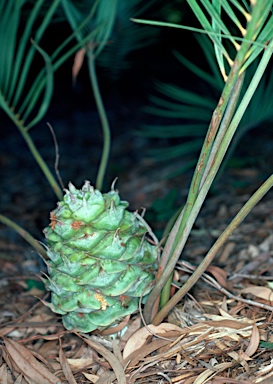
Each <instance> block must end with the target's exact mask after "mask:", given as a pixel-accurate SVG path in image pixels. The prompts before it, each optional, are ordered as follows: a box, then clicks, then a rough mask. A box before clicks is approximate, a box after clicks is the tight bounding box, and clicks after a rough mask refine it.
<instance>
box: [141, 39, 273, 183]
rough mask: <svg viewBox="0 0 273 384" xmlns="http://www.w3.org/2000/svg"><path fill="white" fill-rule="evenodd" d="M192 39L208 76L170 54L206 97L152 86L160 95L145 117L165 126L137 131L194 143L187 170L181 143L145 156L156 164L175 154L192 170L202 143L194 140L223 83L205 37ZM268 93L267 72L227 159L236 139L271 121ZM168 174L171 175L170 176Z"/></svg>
mask: <svg viewBox="0 0 273 384" xmlns="http://www.w3.org/2000/svg"><path fill="white" fill-rule="evenodd" d="M196 38H197V40H198V42H199V43H200V45H201V47H202V50H203V52H204V54H205V56H206V59H207V61H208V63H209V66H210V73H208V72H206V71H204V70H203V69H201V68H200V67H197V66H196V65H195V64H193V63H191V62H190V61H189V60H187V59H186V58H185V57H183V56H182V55H181V54H180V53H178V52H175V53H174V54H175V56H176V58H177V59H178V60H179V61H180V63H181V64H182V65H183V66H186V67H187V69H188V70H190V71H191V72H193V73H194V74H195V75H196V76H197V77H198V78H199V79H200V82H201V81H202V82H203V84H204V85H205V86H204V88H205V89H206V94H203V95H202V94H200V93H198V94H197V93H196V92H194V91H190V90H187V89H184V88H181V87H179V86H177V85H172V84H164V83H156V91H157V92H158V93H159V94H160V96H151V97H150V101H151V105H149V106H147V107H145V109H144V110H145V111H146V112H147V113H149V114H153V115H155V116H158V117H161V121H162V118H163V119H164V118H165V119H166V124H164V123H163V124H162V125H154V126H153V125H148V124H146V125H143V126H142V128H141V130H140V132H139V133H140V134H141V135H142V136H145V137H148V138H157V139H160V138H165V139H166V138H168V139H176V140H177V139H178V140H179V139H180V140H181V141H182V142H184V141H186V143H187V145H188V140H191V141H192V143H195V144H196V146H195V145H194V146H193V147H192V152H191V153H190V155H191V156H190V157H189V156H187V160H186V164H187V163H188V167H187V166H186V164H185V160H183V158H184V159H185V155H189V153H188V151H184V146H183V143H181V144H179V145H178V146H177V149H176V150H175V151H173V144H172V145H171V146H169V147H168V146H165V147H164V148H160V149H158V150H156V151H155V150H151V151H149V154H150V155H151V156H152V157H153V158H154V159H155V160H158V161H165V160H166V158H167V157H166V153H168V152H169V153H170V156H172V158H175V156H174V154H175V155H176V159H182V160H181V161H183V170H187V169H188V168H190V167H192V165H193V164H194V161H193V159H196V158H197V155H198V153H199V151H200V149H201V145H202V143H200V141H197V140H196V137H200V139H201V138H202V139H203V138H204V136H205V134H206V131H207V127H208V124H209V122H210V119H211V115H212V112H213V110H214V107H215V105H216V103H217V100H218V98H219V94H220V92H221V90H222V89H223V85H224V80H223V78H222V77H221V75H220V72H219V68H218V67H217V65H216V61H215V60H213V57H215V55H214V52H213V47H212V45H211V44H210V43H209V40H208V38H207V37H206V36H204V35H202V36H201V35H197V36H196ZM256 67H257V60H256V61H255V62H254V63H252V64H251V65H250V66H249V68H248V71H247V74H246V81H245V84H244V86H243V89H242V94H244V91H245V90H246V88H247V84H249V81H250V79H251V78H252V76H253V74H254V72H255V69H256ZM272 92H273V73H272V72H269V71H268V73H267V74H266V76H265V77H263V79H262V80H261V82H260V84H259V87H258V88H257V91H256V92H255V94H254V96H253V99H252V101H251V103H250V105H249V107H248V109H247V111H246V113H245V115H244V116H243V118H242V120H241V122H240V125H239V127H238V130H237V132H236V135H235V138H234V141H233V142H232V144H231V148H230V151H229V156H231V155H232V153H233V151H234V150H235V148H236V146H237V145H238V143H239V141H240V139H241V138H242V136H243V135H244V134H245V133H246V132H248V131H249V130H250V129H252V128H255V127H258V126H260V125H261V124H262V123H264V122H265V121H272V120H273V98H272V97H271V96H270V95H271V94H272ZM208 95H210V96H208ZM213 95H214V96H213ZM172 121H173V122H172ZM198 142H199V143H200V145H199V146H198V145H197V143H198ZM179 148H180V150H179ZM178 167H179V166H178ZM175 174H177V172H175ZM172 175H173V174H171V175H170V176H172Z"/></svg>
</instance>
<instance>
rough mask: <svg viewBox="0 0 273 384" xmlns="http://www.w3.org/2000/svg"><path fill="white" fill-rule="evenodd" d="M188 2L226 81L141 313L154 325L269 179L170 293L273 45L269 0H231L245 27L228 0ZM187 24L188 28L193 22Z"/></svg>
mask: <svg viewBox="0 0 273 384" xmlns="http://www.w3.org/2000/svg"><path fill="white" fill-rule="evenodd" d="M188 3H189V5H190V6H191V8H192V10H193V11H194V13H195V16H196V17H197V19H198V20H199V21H200V23H201V25H202V26H203V28H204V31H203V32H205V33H207V34H208V35H209V37H210V38H211V40H212V41H213V45H214V50H215V56H216V60H217V63H218V65H219V67H220V70H221V74H222V76H223V78H224V80H225V84H224V87H223V90H222V93H221V96H220V98H219V101H218V104H217V106H216V108H215V109H214V111H213V114H212V118H211V122H210V124H209V128H208V131H207V134H206V137H205V139H204V142H203V146H202V149H201V152H200V155H199V159H198V162H197V165H196V168H195V172H194V175H193V178H192V181H191V186H190V190H189V193H188V198H187V201H186V204H185V206H184V207H183V209H182V208H181V210H180V213H179V215H178V218H177V220H176V222H175V224H174V226H173V227H172V230H171V232H170V233H169V236H168V239H167V242H166V245H165V247H164V250H163V254H162V257H161V261H160V266H159V271H160V275H159V277H158V278H157V280H156V284H155V286H154V288H153V290H152V292H151V294H150V296H149V298H148V301H147V303H146V305H145V310H144V316H145V319H146V321H147V322H150V321H152V322H153V324H155V325H157V324H159V323H160V322H161V321H162V320H163V319H164V318H165V316H166V315H167V314H168V313H169V311H170V310H171V309H172V308H173V307H174V306H175V305H176V304H177V303H178V302H179V301H180V300H181V299H182V298H183V297H184V295H185V294H186V293H187V292H188V291H189V289H190V288H191V287H192V286H193V285H194V284H195V283H196V282H197V280H198V279H199V278H200V276H201V274H202V273H203V272H204V271H205V270H206V268H207V267H208V265H209V264H210V263H211V261H212V260H213V258H214V257H215V255H216V254H217V252H218V251H219V249H220V247H221V246H222V245H223V244H224V242H225V241H226V240H227V238H228V237H229V236H230V234H231V233H232V232H233V231H234V229H235V228H236V227H237V226H238V225H239V223H240V222H241V221H242V220H243V219H244V218H245V217H246V215H247V214H248V213H249V212H250V210H251V209H252V208H253V207H254V206H255V204H257V202H258V201H259V200H260V199H261V198H262V197H263V196H264V194H265V193H266V192H267V191H268V190H269V189H270V188H271V187H272V185H273V175H272V176H270V177H269V178H268V179H267V180H266V181H265V182H264V184H263V185H262V186H261V187H260V188H259V189H258V191H256V192H255V193H254V195H253V196H252V197H251V198H250V199H249V200H248V201H247V203H246V204H245V205H244V207H243V208H242V209H241V210H240V212H239V213H238V214H237V215H236V217H235V218H234V219H233V220H232V222H231V223H230V225H229V226H228V227H227V228H226V230H225V231H224V232H223V233H222V235H221V236H220V237H219V238H218V239H217V241H216V242H215V244H214V245H213V247H212V248H211V249H210V251H209V252H208V254H207V255H206V256H205V258H204V260H203V261H202V263H201V264H200V265H199V267H198V268H197V269H196V271H195V272H194V273H193V275H192V276H191V277H190V278H189V280H188V281H187V282H186V283H185V285H184V286H183V287H182V288H181V289H180V290H179V291H178V292H177V293H176V294H175V295H174V296H173V297H172V298H171V299H170V298H169V295H170V285H171V280H172V273H173V270H174V267H175V264H176V262H177V260H178V259H179V257H181V253H182V251H183V248H184V246H185V243H186V241H187V239H188V236H189V234H190V231H191V229H192V226H193V224H194V222H195V220H196V217H197V215H198V213H199V211H200V209H201V207H202V204H203V202H204V201H205V199H206V196H207V193H208V191H209V189H210V187H211V185H212V182H213V180H214V178H215V176H216V174H217V172H218V170H219V167H220V165H221V164H222V162H223V159H224V156H225V154H226V152H227V150H228V149H229V146H230V143H231V141H232V139H233V137H234V134H235V132H236V130H237V128H238V125H239V123H240V122H241V119H242V117H243V115H244V113H245V111H246V109H247V107H248V105H249V103H250V101H251V99H252V97H253V95H254V94H255V91H256V89H257V87H258V84H259V82H260V81H261V78H262V76H263V74H264V72H265V70H266V67H267V65H268V63H269V60H270V58H271V56H272V50H273V18H272V15H271V9H272V4H273V2H272V0H271V1H268V2H263V1H256V2H254V1H253V2H251V4H250V6H249V7H248V5H247V3H246V2H245V3H244V5H245V7H242V6H241V3H240V2H238V1H236V0H234V1H233V2H232V4H233V6H234V7H236V8H238V10H239V11H240V12H241V13H242V16H243V17H244V18H245V20H246V23H245V24H246V25H245V28H244V27H243V26H242V25H241V22H240V21H239V19H238V18H237V17H236V16H235V14H234V13H233V11H232V9H231V8H230V4H229V3H228V2H227V1H220V0H212V1H211V2H209V1H207V0H203V1H202V3H203V4H204V5H205V9H206V12H205V13H204V12H203V10H202V9H201V8H200V6H199V5H198V4H197V2H196V1H195V0H188ZM222 11H225V12H226V14H227V15H228V16H230V18H231V20H232V22H233V23H234V25H235V26H236V27H238V28H239V30H240V31H241V33H242V37H239V38H238V37H237V35H234V36H233V35H231V34H230V32H229V29H228V26H226V25H225V24H224V21H223V20H222V19H221V14H222ZM136 21H137V22H141V23H145V24H147V23H148V24H152V25H165V26H172V27H177V28H185V27H181V26H175V25H170V24H169V23H162V22H149V21H141V20H136ZM186 28H188V27H186ZM188 29H189V28H188ZM191 29H192V30H193V29H194V28H191ZM195 30H196V29H195ZM223 37H225V39H223ZM226 39H228V40H229V42H231V43H232V45H233V46H234V48H235V50H234V54H232V55H231V56H229V54H228V51H227V49H226V46H225V45H226V44H225V41H226ZM238 42H239V43H238ZM262 49H264V52H263V55H262V57H261V58H260V61H259V64H258V66H257V68H256V70H255V72H254V74H253V76H252V78H251V79H250V80H249V82H248V83H246V89H245V91H244V93H242V86H243V83H244V80H245V72H246V70H247V71H248V70H249V66H250V64H251V63H252V62H253V60H255V58H256V57H257V55H258V54H259V53H260V52H261V50H262ZM226 67H228V68H230V72H229V75H228V76H227V77H226V72H225V71H226ZM241 95H242V97H241ZM162 289H163V290H162ZM159 296H161V301H160V305H161V309H160V310H159V312H158V313H157V314H156V316H155V317H154V313H156V312H157V311H158V298H159Z"/></svg>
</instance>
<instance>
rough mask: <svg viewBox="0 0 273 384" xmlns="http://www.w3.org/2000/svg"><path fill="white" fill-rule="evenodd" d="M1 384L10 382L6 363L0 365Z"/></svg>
mask: <svg viewBox="0 0 273 384" xmlns="http://www.w3.org/2000/svg"><path fill="white" fill-rule="evenodd" d="M0 384H8V372H7V366H6V364H3V365H2V366H1V367H0Z"/></svg>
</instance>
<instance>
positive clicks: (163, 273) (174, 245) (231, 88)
mask: <svg viewBox="0 0 273 384" xmlns="http://www.w3.org/2000/svg"><path fill="white" fill-rule="evenodd" d="M259 16H260V9H258V7H257V6H254V7H253V10H252V17H251V19H250V22H249V24H248V27H247V33H246V35H245V38H246V40H245V41H243V42H242V44H241V47H240V50H239V51H238V53H237V55H236V58H235V61H234V64H233V66H232V69H231V72H230V74H229V77H228V79H227V82H226V84H225V87H224V89H223V92H222V95H221V97H220V100H219V103H218V105H217V107H216V109H215V111H214V113H213V116H212V120H211V123H210V126H209V129H208V133H207V136H206V138H205V141H204V145H203V148H202V150H201V154H200V157H199V160H198V163H197V167H196V169H195V173H194V176H193V179H192V182H191V186H190V191H189V194H188V199H187V202H186V205H185V208H184V210H183V212H182V213H181V214H180V215H179V217H178V219H177V222H176V224H175V226H174V229H173V230H172V231H171V233H170V236H169V239H168V240H167V243H166V246H165V248H164V251H163V255H162V260H161V263H160V266H159V274H158V277H157V280H156V284H155V286H154V288H153V290H152V292H151V293H150V295H149V298H148V300H147V302H146V305H145V309H144V317H145V319H146V321H147V322H151V320H152V317H151V314H152V313H154V312H155V310H154V306H155V303H156V302H157V298H158V295H159V294H160V293H161V291H162V289H163V287H164V285H165V283H166V282H167V280H168V279H169V277H170V276H171V274H172V272H173V270H174V267H175V264H176V262H177V260H178V258H179V257H180V255H181V252H182V250H183V248H184V246H185V243H186V241H187V238H188V236H189V234H190V231H191V228H192V226H193V224H194V221H195V219H196V217H197V215H198V213H199V211H200V209H201V206H202V204H203V202H204V200H205V198H206V195H207V192H208V190H209V188H210V186H211V183H212V181H213V179H214V177H215V175H216V173H217V171H218V169H219V167H220V165H221V162H222V160H223V157H224V154H225V152H226V150H227V148H228V146H229V143H230V140H231V138H232V136H233V134H234V132H235V130H236V128H237V126H238V124H239V122H238V124H237V125H235V124H234V125H233V130H232V131H231V130H230V129H228V130H227V126H226V127H223V130H224V132H225V131H226V132H228V131H229V132H228V135H227V136H228V138H227V137H225V136H226V134H225V135H224V136H223V138H222V143H221V144H220V145H219V143H217V145H219V152H220V153H216V154H215V152H214V153H213V147H214V145H215V141H216V140H215V138H216V135H217V132H218V130H219V126H220V123H221V121H222V118H223V114H224V112H225V110H226V108H227V105H228V103H229V102H230V100H231V99H232V93H233V92H238V93H239V92H240V87H235V85H236V84H238V82H240V81H241V79H240V76H239V74H240V71H241V68H242V65H243V64H244V61H245V59H246V57H247V54H248V51H249V48H250V46H251V43H252V42H253V40H254V36H255V30H256V27H257V24H258V21H259ZM266 50H268V51H271V50H270V49H269V47H267V49H266ZM265 52H266V51H265ZM269 54H270V55H271V52H270V53H269ZM233 110H234V108H233V107H232V108H230V111H231V113H233ZM229 121H230V117H227V119H226V122H227V123H228V122H229ZM218 155H219V156H218ZM211 156H215V161H213V163H212V165H211V167H210V168H209V169H208V168H207V167H206V166H207V164H208V163H209V162H210V158H211ZM207 170H208V173H207ZM204 175H205V177H204ZM166 291H167V293H168V291H169V287H167V288H166ZM167 299H168V298H167V294H166V292H164V301H166V300H167Z"/></svg>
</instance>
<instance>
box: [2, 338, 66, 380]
mask: <svg viewBox="0 0 273 384" xmlns="http://www.w3.org/2000/svg"><path fill="white" fill-rule="evenodd" d="M3 339H4V342H5V348H6V350H7V353H8V354H9V356H10V357H11V358H12V360H13V362H14V363H15V364H16V366H17V367H18V369H19V372H21V373H23V374H24V376H26V377H27V378H28V379H30V380H32V382H35V383H43V384H57V383H59V382H60V379H59V378H58V377H56V376H55V375H53V373H51V372H50V371H49V370H48V369H47V368H46V367H44V366H43V365H42V364H41V363H40V362H39V361H38V360H37V359H36V358H35V357H34V356H33V354H32V353H31V352H30V351H29V350H28V349H27V348H25V347H24V346H23V345H21V344H19V343H17V342H16V341H14V340H11V339H7V338H5V337H4V338H3Z"/></svg>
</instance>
